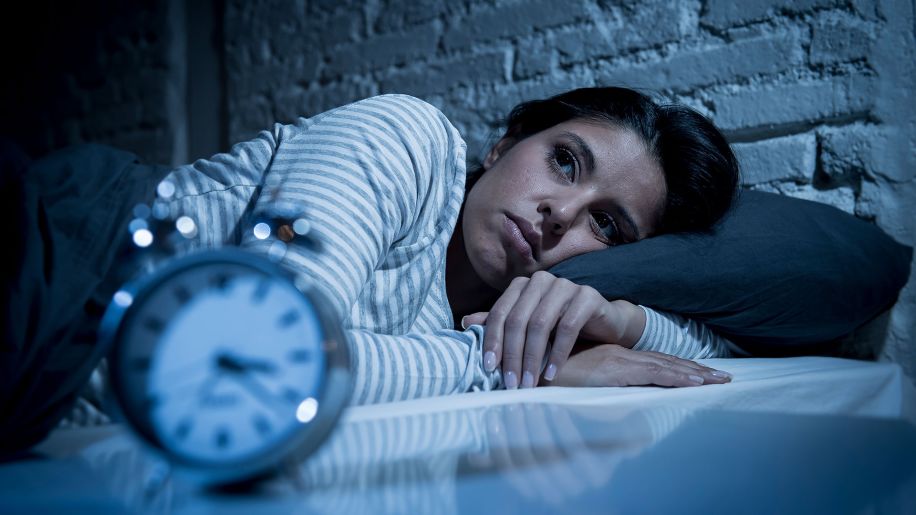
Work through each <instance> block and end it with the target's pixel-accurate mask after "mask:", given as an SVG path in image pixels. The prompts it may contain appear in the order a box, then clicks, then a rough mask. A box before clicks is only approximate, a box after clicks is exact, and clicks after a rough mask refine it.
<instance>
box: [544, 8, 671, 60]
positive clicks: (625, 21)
mask: <svg viewBox="0 0 916 515" xmlns="http://www.w3.org/2000/svg"><path fill="white" fill-rule="evenodd" d="M681 4H682V2H677V3H674V2H646V3H644V4H641V5H640V6H639V8H638V9H633V10H631V11H630V12H628V13H626V14H625V15H624V17H623V18H622V19H621V20H620V21H619V22H618V23H613V24H609V23H602V22H601V20H596V21H595V24H594V25H591V26H587V27H574V28H571V29H566V30H564V31H563V32H562V33H557V34H556V38H555V39H556V48H557V51H558V53H559V57H560V59H559V62H560V64H561V65H566V64H571V63H580V62H584V61H587V60H589V59H594V58H600V57H613V56H618V55H620V54H623V53H625V52H627V51H632V50H639V49H644V48H650V47H654V46H658V45H661V44H663V43H667V42H669V41H677V40H679V39H682V38H684V37H686V36H687V35H688V32H689V31H688V30H687V29H686V27H685V24H684V23H682V18H683V15H682V13H683V12H685V9H686V7H684V6H683V5H681Z"/></svg>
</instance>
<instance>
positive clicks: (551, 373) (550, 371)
mask: <svg viewBox="0 0 916 515" xmlns="http://www.w3.org/2000/svg"><path fill="white" fill-rule="evenodd" d="M554 377H557V366H556V365H554V364H553V363H551V364H549V365H547V370H545V371H544V379H546V380H548V381H553V378H554Z"/></svg>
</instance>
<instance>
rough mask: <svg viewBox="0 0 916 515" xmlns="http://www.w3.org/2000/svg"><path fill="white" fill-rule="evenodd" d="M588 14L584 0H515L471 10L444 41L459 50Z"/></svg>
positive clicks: (447, 47) (449, 47) (448, 31)
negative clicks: (571, 0) (581, 0)
mask: <svg viewBox="0 0 916 515" xmlns="http://www.w3.org/2000/svg"><path fill="white" fill-rule="evenodd" d="M588 14H589V12H588V6H587V4H586V3H585V2H557V1H555V0H531V1H522V0H516V1H513V2H511V3H507V4H504V5H499V6H497V7H485V8H481V9H479V10H477V11H476V12H472V13H471V14H470V15H468V16H467V17H466V18H464V19H463V20H461V22H460V24H459V25H457V26H453V27H451V28H449V29H448V30H447V31H446V32H445V36H444V37H443V42H444V43H445V47H446V49H447V50H449V51H453V50H460V49H463V48H467V47H469V46H471V45H472V44H474V43H485V42H487V41H492V40H494V39H499V38H504V37H517V36H524V35H527V34H530V33H531V32H532V31H535V30H538V29H545V28H549V27H556V26H560V25H565V24H569V23H573V22H575V21H578V20H582V19H587V18H588Z"/></svg>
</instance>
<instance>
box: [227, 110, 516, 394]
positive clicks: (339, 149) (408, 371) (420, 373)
mask: <svg viewBox="0 0 916 515" xmlns="http://www.w3.org/2000/svg"><path fill="white" fill-rule="evenodd" d="M464 149H465V147H464V142H463V140H462V139H461V137H460V135H459V134H458V132H457V130H456V129H455V128H454V127H453V126H452V125H451V123H450V122H449V121H448V120H447V119H446V118H445V116H444V115H443V114H442V113H441V112H439V111H438V110H437V109H436V108H434V107H433V106H431V105H429V104H427V103H425V102H423V101H421V100H419V99H416V98H413V97H408V96H404V95H384V96H379V97H373V98H370V99H366V100H363V101H360V102H356V103H354V104H350V105H347V106H343V107H340V108H337V109H334V110H332V111H328V112H326V113H322V114H321V115H318V116H316V117H313V118H311V119H309V120H303V121H302V122H301V123H300V125H298V126H297V127H296V128H295V130H293V129H290V130H281V131H280V132H279V133H278V134H277V145H276V151H275V152H274V154H273V157H272V160H271V162H270V165H269V167H268V169H267V172H266V176H265V180H264V183H265V184H266V185H270V186H269V189H270V191H268V186H265V187H264V191H262V193H261V195H260V197H259V198H258V199H257V201H256V205H255V207H254V209H255V211H258V210H261V209H266V208H268V207H269V205H270V203H271V202H282V203H284V204H294V205H297V206H301V208H302V209H303V210H304V212H305V216H306V218H307V219H308V220H309V221H310V222H311V225H312V227H313V233H314V234H315V236H316V237H317V238H318V239H319V240H320V241H321V243H322V248H321V250H320V252H310V251H308V250H307V249H304V248H300V247H296V246H291V247H290V250H289V251H288V252H287V254H286V257H285V258H284V264H285V265H286V266H288V267H289V268H290V269H292V270H293V271H294V272H296V273H298V274H302V275H304V276H306V277H308V278H309V279H310V280H311V282H312V283H313V284H315V285H317V286H318V287H319V288H320V289H321V290H323V293H324V294H325V296H327V298H328V300H329V302H330V303H331V305H332V306H333V307H334V308H335V309H336V311H337V313H338V314H340V316H341V319H342V320H345V321H346V320H348V317H349V316H350V314H351V309H352V308H353V306H354V305H355V304H356V303H357V302H358V300H359V299H360V296H361V294H362V293H363V290H364V289H365V287H366V285H367V284H369V283H370V282H371V281H374V280H379V279H378V278H379V277H382V280H384V277H386V276H385V274H384V273H383V274H381V275H380V276H379V275H376V272H377V271H378V269H379V267H381V266H382V265H383V264H385V259H386V255H387V253H388V252H389V249H391V248H392V247H393V246H394V245H397V244H402V243H405V242H407V243H409V242H410V241H411V238H412V237H414V236H415V235H414V234H413V233H412V230H413V229H414V225H415V222H416V220H417V219H418V217H420V215H421V211H422V210H423V209H424V208H425V206H424V203H425V202H426V200H427V199H428V197H429V192H430V191H431V190H432V189H434V188H433V184H432V182H433V181H436V180H446V179H445V178H443V177H439V176H438V175H437V172H443V174H445V175H448V173H451V174H458V173H459V172H460V175H461V177H462V178H463V171H464V157H465V156H464ZM445 172H448V173H445ZM440 175H441V174H440ZM271 176H272V177H271ZM442 216H448V217H452V218H454V214H447V213H443V215H442ZM451 223H452V224H453V223H454V221H452V222H451ZM449 232H450V231H449ZM242 234H243V238H242V245H243V246H245V247H248V248H250V249H252V250H255V251H258V252H265V253H266V252H267V251H268V249H269V246H270V242H269V241H267V240H258V239H257V238H255V237H254V236H253V235H252V233H251V231H247V230H246V231H243V232H242ZM443 255H444V254H443ZM415 293H416V295H413V297H417V296H419V294H420V293H424V294H425V292H415ZM410 297H411V296H410V295H408V296H405V297H404V298H397V297H396V298H392V299H390V300H389V303H390V305H387V306H384V308H385V309H387V310H392V309H394V310H397V309H407V308H409V307H410V306H409V305H398V303H410V302H419V300H417V299H415V298H414V299H411V298H410ZM345 325H347V324H346V323H345ZM348 337H349V340H350V344H351V345H350V348H351V364H352V368H353V372H354V376H355V390H354V398H353V402H354V403H356V404H364V403H376V402H387V401H396V400H403V399H409V398H416V397H423V396H430V395H439V394H446V393H458V392H465V391H470V390H489V389H492V388H493V387H495V386H496V385H497V384H498V382H499V374H496V373H486V372H485V371H484V370H483V365H482V359H481V346H482V338H481V335H480V334H479V333H478V332H475V331H465V332H460V331H453V330H449V329H445V328H443V330H440V331H437V332H434V333H430V334H400V335H391V334H378V333H376V332H373V331H369V330H364V329H351V330H349V331H348Z"/></svg>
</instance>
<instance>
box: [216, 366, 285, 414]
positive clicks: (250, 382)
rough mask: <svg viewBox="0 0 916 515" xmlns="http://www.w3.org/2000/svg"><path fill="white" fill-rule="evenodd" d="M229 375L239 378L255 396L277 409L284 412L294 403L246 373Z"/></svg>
mask: <svg viewBox="0 0 916 515" xmlns="http://www.w3.org/2000/svg"><path fill="white" fill-rule="evenodd" d="M231 377H233V378H235V379H237V380H239V382H240V383H242V385H243V386H244V387H245V389H246V390H248V391H249V392H250V393H251V394H253V395H254V396H255V397H258V398H260V399H261V400H263V401H264V402H266V403H269V404H271V405H273V406H274V407H275V409H277V410H278V411H281V412H284V413H286V412H287V411H288V410H289V409H290V406H295V405H296V403H294V402H292V401H290V400H288V399H285V398H283V397H281V396H279V395H276V394H275V393H273V392H272V391H270V389H268V388H267V387H265V386H264V385H263V384H262V383H261V382H260V381H258V380H256V379H254V378H253V377H251V376H249V375H246V374H235V375H232V376H231Z"/></svg>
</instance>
